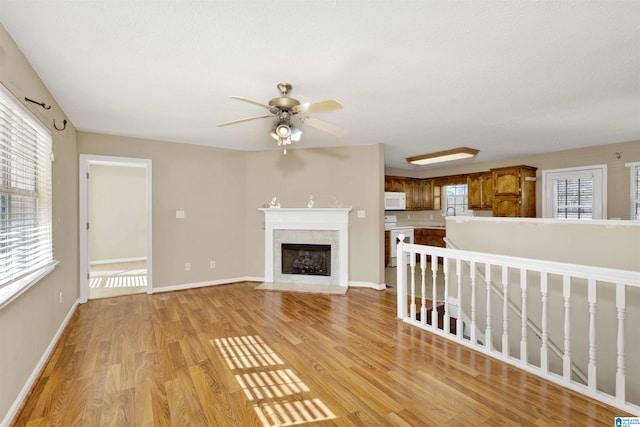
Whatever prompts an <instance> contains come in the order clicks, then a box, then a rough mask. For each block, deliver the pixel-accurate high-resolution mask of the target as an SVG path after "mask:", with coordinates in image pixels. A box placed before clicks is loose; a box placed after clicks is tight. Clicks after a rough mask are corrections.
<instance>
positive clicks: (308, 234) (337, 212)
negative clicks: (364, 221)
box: [259, 208, 351, 290]
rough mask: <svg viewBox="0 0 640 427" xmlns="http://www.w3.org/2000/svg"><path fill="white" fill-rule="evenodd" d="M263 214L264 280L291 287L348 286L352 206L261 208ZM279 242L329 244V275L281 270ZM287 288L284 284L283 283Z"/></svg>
mask: <svg viewBox="0 0 640 427" xmlns="http://www.w3.org/2000/svg"><path fill="white" fill-rule="evenodd" d="M259 210H261V211H262V212H264V214H265V227H264V229H265V238H264V245H265V247H264V253H265V258H264V266H265V271H264V281H265V284H268V283H274V284H278V283H283V284H288V285H287V286H289V287H290V288H291V290H296V286H299V288H300V290H307V289H310V287H316V288H320V287H333V288H335V287H336V286H337V287H341V288H343V289H344V290H346V289H347V288H348V286H349V212H350V211H351V208H262V209H259ZM282 243H305V244H326V245H331V275H330V276H311V275H304V274H283V273H282ZM285 287H286V286H285Z"/></svg>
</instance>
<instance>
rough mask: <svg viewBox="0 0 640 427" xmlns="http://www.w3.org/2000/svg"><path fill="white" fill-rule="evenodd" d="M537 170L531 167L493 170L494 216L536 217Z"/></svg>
mask: <svg viewBox="0 0 640 427" xmlns="http://www.w3.org/2000/svg"><path fill="white" fill-rule="evenodd" d="M536 170H537V168H534V167H531V166H512V167H506V168H496V169H491V172H492V174H493V184H494V198H493V216H503V217H505V216H506V217H531V218H534V217H535V216H536Z"/></svg>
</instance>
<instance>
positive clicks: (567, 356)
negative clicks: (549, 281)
mask: <svg viewBox="0 0 640 427" xmlns="http://www.w3.org/2000/svg"><path fill="white" fill-rule="evenodd" d="M562 298H563V299H564V354H563V356H562V376H563V377H564V379H565V380H566V381H567V382H570V381H571V276H562Z"/></svg>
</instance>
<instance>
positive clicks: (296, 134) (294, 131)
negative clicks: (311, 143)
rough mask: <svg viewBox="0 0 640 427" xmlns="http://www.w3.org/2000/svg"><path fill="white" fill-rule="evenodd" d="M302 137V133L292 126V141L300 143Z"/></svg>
mask: <svg viewBox="0 0 640 427" xmlns="http://www.w3.org/2000/svg"><path fill="white" fill-rule="evenodd" d="M301 137H302V131H301V130H300V129H298V128H297V127H295V126H291V140H292V141H293V142H298V141H300V138H301Z"/></svg>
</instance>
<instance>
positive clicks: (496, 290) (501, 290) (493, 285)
mask: <svg viewBox="0 0 640 427" xmlns="http://www.w3.org/2000/svg"><path fill="white" fill-rule="evenodd" d="M444 241H445V243H446V244H447V247H448V248H450V249H458V248H457V247H456V245H455V244H454V243H453V242H452V241H451V239H448V238H446V237H445V238H444ZM476 274H477V275H478V277H479V278H480V280H481V281H483V282H485V283H486V284H487V285H490V286H491V290H492V291H493V293H494V294H495V295H497V296H498V298H500V299H501V300H502V301H503V304H506V306H507V307H508V308H509V310H511V312H512V313H514V314H515V315H516V316H517V317H519V318H520V319H522V311H521V310H520V308H519V307H518V306H517V305H516V304H515V303H513V301H511V299H510V298H508V296H507V298H505V290H504V288H500V287H499V286H498V285H496V283H495V282H494V281H487V279H486V277H485V276H484V273H483V272H482V269H480V268H478V267H477V266H476ZM526 322H527V327H528V328H529V329H530V330H531V331H532V332H533V333H534V334H535V336H536V337H538V339H540V340H542V330H541V329H540V328H539V327H538V325H536V324H535V323H534V322H533V321H532V320H531V318H528V319H526ZM547 347H548V348H549V350H551V352H552V353H553V354H555V355H556V356H557V357H559V358H561V359H562V357H563V352H562V350H561V349H560V347H558V346H557V345H556V344H555V343H554V342H553V341H552V340H551V339H547ZM571 371H572V372H573V374H574V375H575V376H577V377H578V378H580V380H581V381H582V382H583V383H584V384H587V382H588V379H587V376H586V375H585V374H584V372H582V370H580V368H578V366H577V365H576V364H575V363H571Z"/></svg>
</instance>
